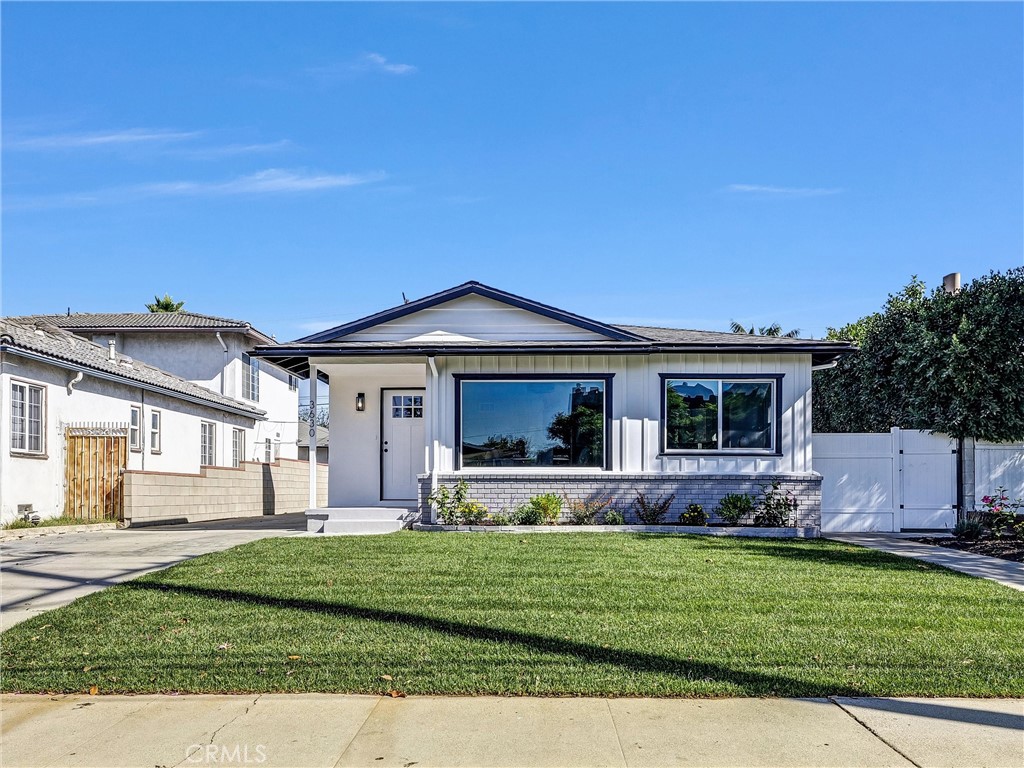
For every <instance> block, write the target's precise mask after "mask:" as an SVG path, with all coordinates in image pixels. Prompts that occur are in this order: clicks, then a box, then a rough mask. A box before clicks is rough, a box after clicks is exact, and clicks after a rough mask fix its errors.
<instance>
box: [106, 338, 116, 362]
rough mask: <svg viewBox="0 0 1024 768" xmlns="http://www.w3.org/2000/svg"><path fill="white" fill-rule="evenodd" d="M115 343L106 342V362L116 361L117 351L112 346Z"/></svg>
mask: <svg viewBox="0 0 1024 768" xmlns="http://www.w3.org/2000/svg"><path fill="white" fill-rule="evenodd" d="M116 343H117V342H115V341H114V340H113V339H110V341H108V342H107V360H110V361H111V362H113V361H115V360H117V350H116V349H114V345H115V344H116Z"/></svg>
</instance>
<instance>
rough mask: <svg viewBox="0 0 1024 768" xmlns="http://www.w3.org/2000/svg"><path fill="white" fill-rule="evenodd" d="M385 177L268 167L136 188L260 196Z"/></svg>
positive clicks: (153, 192)
mask: <svg viewBox="0 0 1024 768" xmlns="http://www.w3.org/2000/svg"><path fill="white" fill-rule="evenodd" d="M383 178H385V174H384V173H383V172H381V171H374V172H372V173H341V174H329V173H321V174H316V173H306V172H304V171H286V170H281V169H279V168H268V169H267V170H265V171H259V172H257V173H252V174H249V175H248V176H239V177H238V178H235V179H229V180H228V181H214V182H210V181H171V182H163V183H158V184H144V185H141V186H139V187H137V189H138V191H140V192H142V193H144V194H151V195H262V194H280V193H287V192H311V191H315V190H322V189H338V188H341V187H355V186H359V185H361V184H370V183H372V182H374V181H380V180H381V179H383Z"/></svg>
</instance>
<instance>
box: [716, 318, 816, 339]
mask: <svg viewBox="0 0 1024 768" xmlns="http://www.w3.org/2000/svg"><path fill="white" fill-rule="evenodd" d="M729 330H731V331H732V332H733V333H746V334H749V335H751V336H776V337H781V338H783V339H799V338H800V329H799V328H794V329H793V330H791V331H786V332H785V333H783V332H782V326H781V325H779V324H778V323H772V324H771V325H762V326H761V327H760V328H757V329H755V328H754V326H750V328H749V329H748V328H747V327H746V326H744V325H740V324H739V323H737V322H736V321H735V320H733V321H732V322H730V323H729Z"/></svg>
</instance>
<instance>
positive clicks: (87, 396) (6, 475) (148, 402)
mask: <svg viewBox="0 0 1024 768" xmlns="http://www.w3.org/2000/svg"><path fill="white" fill-rule="evenodd" d="M74 375H75V373H74V372H73V371H69V370H66V369H64V368H60V367H57V366H53V365H48V364H45V363H41V362H37V361H34V360H27V359H25V358H22V357H19V356H17V355H12V354H7V355H5V356H4V357H3V359H2V361H0V522H3V523H6V522H9V521H10V520H12V519H13V518H14V517H16V515H17V508H18V505H19V504H32V505H33V507H34V510H35V511H36V512H37V513H39V514H40V515H42V516H44V517H50V516H56V515H60V514H62V513H63V511H64V462H65V451H64V448H65V444H64V427H65V426H67V425H69V424H79V423H86V422H89V423H92V422H117V423H120V424H125V425H127V424H129V423H130V419H131V406H133V405H138V406H141V407H142V425H141V426H142V435H141V438H142V446H143V449H142V451H132V450H130V449H129V450H128V466H127V469H131V470H143V469H144V470H147V471H157V472H185V473H196V472H198V471H199V447H200V426H199V425H200V422H202V421H210V422H213V423H215V424H216V425H217V463H218V465H220V466H231V430H232V429H233V428H235V427H241V428H243V429H245V431H246V441H247V444H251V442H252V441H253V440H254V438H255V435H256V422H255V420H254V419H252V418H247V417H244V416H236V415H232V414H228V413H225V412H223V411H220V410H217V409H215V408H210V407H207V406H203V405H198V404H193V403H188V402H184V401H182V400H178V399H176V398H172V397H170V396H167V395H161V394H157V393H153V392H146V391H144V390H141V389H139V388H138V387H135V386H132V385H130V384H121V383H115V382H109V381H105V380H102V379H98V378H95V377H93V376H90V375H89V374H88V373H86V374H85V377H84V378H83V379H82V381H81V382H79V383H78V384H76V385H75V387H74V390H73V391H72V392H71V393H70V394H69V393H68V389H67V383H68V381H70V380H71V379H72V378H73V377H74ZM12 380H15V381H23V382H26V383H29V384H33V385H42V386H44V387H45V389H46V395H45V397H46V401H45V409H44V419H45V423H44V434H45V454H44V456H42V457H36V456H27V455H24V454H17V453H12V452H11V434H10V428H11V381H12ZM153 410H159V411H160V413H161V445H160V449H161V450H160V452H159V453H153V452H152V451H151V450H150V449H149V431H148V427H149V418H150V413H151V412H152V411H153Z"/></svg>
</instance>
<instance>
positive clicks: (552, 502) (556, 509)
mask: <svg viewBox="0 0 1024 768" xmlns="http://www.w3.org/2000/svg"><path fill="white" fill-rule="evenodd" d="M530 504H531V506H533V507H536V508H537V509H539V510H540V514H541V516H542V517H543V518H544V524H545V525H558V519H559V518H560V517H561V516H562V497H561V496H559V495H558V494H557V493H542V494H540V495H538V496H534V497H533V498H532V499H530Z"/></svg>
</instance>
